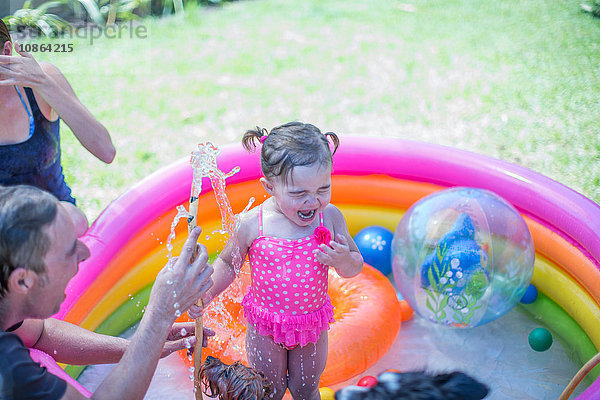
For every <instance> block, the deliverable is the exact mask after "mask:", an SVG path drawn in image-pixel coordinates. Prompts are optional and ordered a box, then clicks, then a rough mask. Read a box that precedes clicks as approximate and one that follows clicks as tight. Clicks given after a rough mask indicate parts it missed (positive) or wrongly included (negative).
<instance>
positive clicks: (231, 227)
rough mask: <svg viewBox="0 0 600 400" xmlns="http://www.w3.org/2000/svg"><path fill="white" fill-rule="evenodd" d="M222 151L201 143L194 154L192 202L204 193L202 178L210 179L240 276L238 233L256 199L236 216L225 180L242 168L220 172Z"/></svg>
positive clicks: (235, 266) (211, 145)
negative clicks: (243, 218) (226, 191)
mask: <svg viewBox="0 0 600 400" xmlns="http://www.w3.org/2000/svg"><path fill="white" fill-rule="evenodd" d="M220 152H221V151H220V150H219V148H218V147H216V146H215V145H213V144H212V143H210V142H208V143H201V144H199V145H198V151H194V152H192V157H191V160H190V164H191V165H192V169H193V170H194V175H193V179H192V197H191V198H190V202H191V201H193V200H194V198H198V196H199V195H200V192H201V191H202V178H203V177H207V178H209V179H210V183H211V186H212V188H213V191H214V193H215V199H216V201H217V205H218V207H219V212H220V213H221V226H222V228H223V229H222V231H224V232H225V233H227V234H228V235H229V239H230V240H231V241H232V245H233V252H232V257H233V268H234V270H235V273H236V275H237V274H239V272H240V269H241V268H242V258H241V256H240V247H239V244H238V242H237V232H238V231H239V229H240V223H241V219H242V217H243V216H244V215H245V214H246V213H247V212H248V210H249V209H250V207H251V206H252V204H253V203H254V197H252V198H250V200H249V201H248V205H247V206H246V207H245V208H244V210H243V211H242V212H241V213H239V214H234V213H233V210H232V208H231V203H230V202H229V199H228V198H227V194H226V193H225V186H226V183H225V180H226V179H227V178H230V177H232V176H233V175H235V174H237V173H238V172H239V171H240V167H235V168H233V169H232V170H231V171H230V172H229V173H224V172H223V171H221V170H219V168H218V166H217V156H218V155H219V153H220Z"/></svg>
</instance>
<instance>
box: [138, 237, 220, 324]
mask: <svg viewBox="0 0 600 400" xmlns="http://www.w3.org/2000/svg"><path fill="white" fill-rule="evenodd" d="M200 232H201V229H200V228H195V229H194V230H192V232H191V233H190V235H189V237H188V239H187V240H186V242H185V244H184V245H183V249H182V250H181V254H180V256H179V257H178V258H175V257H173V258H171V260H169V262H168V263H167V265H166V266H165V267H164V268H163V269H162V270H161V271H160V272H159V273H158V276H157V277H156V281H155V282H154V286H153V288H152V292H151V293H150V299H149V301H148V307H147V308H146V315H148V312H149V311H150V314H152V315H154V314H155V313H158V315H157V316H156V318H158V320H160V321H163V322H168V321H170V322H168V323H169V325H171V324H172V323H173V322H174V321H175V319H176V318H177V317H179V316H180V315H181V314H182V313H184V312H186V311H187V310H188V309H189V308H190V306H192V305H193V304H194V303H195V302H196V301H197V300H198V299H199V298H200V297H201V296H202V295H203V294H204V293H205V292H206V291H207V290H208V289H209V288H210V287H211V286H212V284H213V283H212V280H211V275H212V273H213V269H212V267H211V265H210V264H208V263H207V261H208V253H207V251H206V247H205V246H203V245H200V244H198V243H197V240H198V236H200ZM195 254H197V256H196V257H195V259H194V260H193V261H192V256H193V255H195Z"/></svg>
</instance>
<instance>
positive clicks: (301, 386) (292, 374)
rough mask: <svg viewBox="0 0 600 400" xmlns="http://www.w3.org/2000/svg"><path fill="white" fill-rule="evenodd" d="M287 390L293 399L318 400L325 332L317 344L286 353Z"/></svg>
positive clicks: (324, 351)
mask: <svg viewBox="0 0 600 400" xmlns="http://www.w3.org/2000/svg"><path fill="white" fill-rule="evenodd" d="M287 362H288V370H289V375H288V388H289V389H290V392H291V393H292V396H293V397H294V399H297V400H320V399H321V395H320V394H319V379H321V374H322V373H323V370H324V369H325V363H326V362H327V331H323V332H321V336H320V337H319V340H318V341H317V343H309V344H307V345H306V346H304V347H300V346H298V347H296V348H295V349H293V350H290V351H288V357H287Z"/></svg>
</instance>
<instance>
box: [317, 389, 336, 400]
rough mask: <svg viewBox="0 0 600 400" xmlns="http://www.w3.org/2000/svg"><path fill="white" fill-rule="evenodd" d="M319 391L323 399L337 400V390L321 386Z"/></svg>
mask: <svg viewBox="0 0 600 400" xmlns="http://www.w3.org/2000/svg"><path fill="white" fill-rule="evenodd" d="M319 393H320V394H321V400H335V392H334V391H333V389H330V388H328V387H322V388H319Z"/></svg>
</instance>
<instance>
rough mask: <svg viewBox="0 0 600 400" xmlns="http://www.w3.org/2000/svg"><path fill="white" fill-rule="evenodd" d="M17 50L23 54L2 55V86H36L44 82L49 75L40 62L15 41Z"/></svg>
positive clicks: (0, 73) (0, 65) (0, 62)
mask: <svg viewBox="0 0 600 400" xmlns="http://www.w3.org/2000/svg"><path fill="white" fill-rule="evenodd" d="M15 51H16V52H17V53H18V54H19V55H20V56H21V57H17V56H3V55H0V76H3V78H4V79H2V80H0V86H12V85H18V86H27V87H32V88H35V87H36V86H39V85H41V84H43V83H44V82H45V81H46V79H48V75H46V73H45V72H44V71H43V70H42V67H40V64H38V62H37V61H36V60H35V58H33V56H32V55H31V54H29V53H28V52H26V51H23V50H21V46H20V45H19V43H18V42H15Z"/></svg>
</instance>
